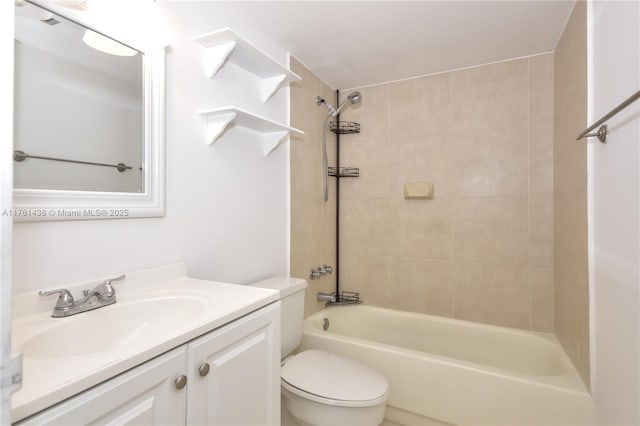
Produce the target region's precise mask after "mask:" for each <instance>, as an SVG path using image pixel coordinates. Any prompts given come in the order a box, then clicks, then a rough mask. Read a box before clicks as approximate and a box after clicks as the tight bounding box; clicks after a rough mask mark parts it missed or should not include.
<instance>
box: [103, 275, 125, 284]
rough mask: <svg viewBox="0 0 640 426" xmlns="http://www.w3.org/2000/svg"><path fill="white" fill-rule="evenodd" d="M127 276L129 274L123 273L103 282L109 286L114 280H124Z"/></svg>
mask: <svg viewBox="0 0 640 426" xmlns="http://www.w3.org/2000/svg"><path fill="white" fill-rule="evenodd" d="M125 278H127V276H126V275H125V274H122V275H120V276H119V277H115V278H109V279H108V280H105V282H103V283H102V284H104V285H107V286H109V285H111V283H112V282H114V281H122V280H124V279H125Z"/></svg>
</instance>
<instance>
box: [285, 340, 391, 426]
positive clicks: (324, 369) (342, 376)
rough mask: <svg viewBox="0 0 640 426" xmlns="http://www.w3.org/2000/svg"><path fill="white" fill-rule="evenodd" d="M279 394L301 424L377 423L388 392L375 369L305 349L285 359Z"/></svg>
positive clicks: (332, 355) (330, 354)
mask: <svg viewBox="0 0 640 426" xmlns="http://www.w3.org/2000/svg"><path fill="white" fill-rule="evenodd" d="M281 386H282V397H283V398H284V401H285V406H286V408H287V410H288V411H289V414H290V415H291V416H292V417H293V419H294V420H295V421H296V422H297V423H299V424H301V425H319V424H322V425H370V426H371V425H379V424H380V423H382V421H383V420H384V410H385V402H386V400H387V397H388V394H389V385H388V383H387V381H386V379H385V378H384V377H383V376H382V375H381V374H380V373H378V372H377V371H375V370H373V369H371V368H369V367H367V366H365V365H363V364H361V363H358V362H356V361H353V360H351V359H348V358H344V357H341V356H338V355H335V354H332V353H330V352H327V351H321V350H315V349H312V350H307V351H304V352H301V353H299V354H297V355H294V356H292V357H289V358H287V359H286V360H285V362H284V364H283V366H282V370H281Z"/></svg>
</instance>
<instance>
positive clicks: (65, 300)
mask: <svg viewBox="0 0 640 426" xmlns="http://www.w3.org/2000/svg"><path fill="white" fill-rule="evenodd" d="M38 294H39V295H40V296H53V295H54V294H60V296H58V301H57V302H56V308H70V307H72V306H73V304H74V301H73V296H72V295H71V293H69V290H67V289H65V288H61V289H58V290H49V291H39V292H38Z"/></svg>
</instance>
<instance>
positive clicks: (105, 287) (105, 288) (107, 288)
mask: <svg viewBox="0 0 640 426" xmlns="http://www.w3.org/2000/svg"><path fill="white" fill-rule="evenodd" d="M126 277H127V276H126V275H125V274H122V275H120V276H119V277H115V278H109V279H108V280H105V281H104V282H103V283H102V284H100V287H101V289H100V295H101V296H100V297H103V298H105V297H114V296H115V295H116V289H115V288H113V286H112V285H111V283H112V282H114V281H122V280H124V279H125V278H126Z"/></svg>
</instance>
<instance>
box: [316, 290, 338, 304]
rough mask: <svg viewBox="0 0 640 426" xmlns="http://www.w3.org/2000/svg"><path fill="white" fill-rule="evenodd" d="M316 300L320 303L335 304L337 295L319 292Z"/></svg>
mask: <svg viewBox="0 0 640 426" xmlns="http://www.w3.org/2000/svg"><path fill="white" fill-rule="evenodd" d="M316 300H317V301H318V302H329V303H335V301H336V294H335V293H323V292H321V291H319V292H318V294H316Z"/></svg>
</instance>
